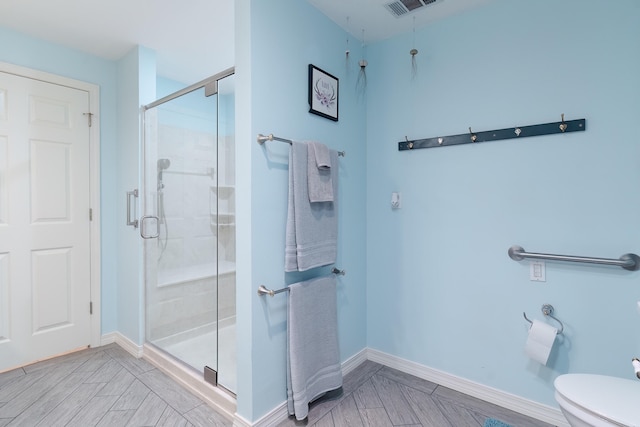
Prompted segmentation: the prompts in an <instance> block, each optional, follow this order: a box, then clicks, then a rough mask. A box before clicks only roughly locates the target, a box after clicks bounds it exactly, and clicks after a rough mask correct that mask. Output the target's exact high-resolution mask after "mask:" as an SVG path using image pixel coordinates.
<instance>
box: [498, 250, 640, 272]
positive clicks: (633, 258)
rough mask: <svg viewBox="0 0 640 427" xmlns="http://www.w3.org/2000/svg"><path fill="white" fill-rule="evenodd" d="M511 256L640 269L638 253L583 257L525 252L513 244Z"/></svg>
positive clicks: (510, 251)
mask: <svg viewBox="0 0 640 427" xmlns="http://www.w3.org/2000/svg"><path fill="white" fill-rule="evenodd" d="M509 257H510V258H511V259H512V260H514V261H522V260H523V259H525V258H532V259H543V260H548V261H568V262H584V263H587V264H602V265H614V266H617V267H622V268H624V269H625V270H629V271H637V270H640V257H639V256H638V255H636V254H624V255H622V256H621V257H620V259H608V258H591V257H583V256H570V255H554V254H539V253H533V252H525V251H524V249H523V248H522V247H521V246H511V247H510V248H509Z"/></svg>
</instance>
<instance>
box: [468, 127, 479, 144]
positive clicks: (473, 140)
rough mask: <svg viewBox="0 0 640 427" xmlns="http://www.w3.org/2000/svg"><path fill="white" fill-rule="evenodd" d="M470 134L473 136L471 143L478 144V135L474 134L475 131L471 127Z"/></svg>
mask: <svg viewBox="0 0 640 427" xmlns="http://www.w3.org/2000/svg"><path fill="white" fill-rule="evenodd" d="M469 133H470V134H471V141H472V142H476V140H477V139H478V135H476V134H475V133H473V131H472V130H471V126H469Z"/></svg>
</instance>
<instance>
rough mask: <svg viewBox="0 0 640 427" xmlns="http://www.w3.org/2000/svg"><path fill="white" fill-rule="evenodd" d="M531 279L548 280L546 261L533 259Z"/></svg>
mask: <svg viewBox="0 0 640 427" xmlns="http://www.w3.org/2000/svg"><path fill="white" fill-rule="evenodd" d="M529 279H530V280H531V281H533V282H546V281H547V278H546V268H545V264H544V261H531V263H530V264H529Z"/></svg>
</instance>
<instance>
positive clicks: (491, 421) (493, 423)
mask: <svg viewBox="0 0 640 427" xmlns="http://www.w3.org/2000/svg"><path fill="white" fill-rule="evenodd" d="M484 427H511V426H510V425H509V424H507V423H503V422H502V421H500V420H496V419H495V418H487V419H486V420H484Z"/></svg>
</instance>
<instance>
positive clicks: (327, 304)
mask: <svg viewBox="0 0 640 427" xmlns="http://www.w3.org/2000/svg"><path fill="white" fill-rule="evenodd" d="M341 386H342V369H341V367H340V352H339V349H338V309H337V298H336V278H335V276H334V275H333V274H332V275H331V276H329V277H319V278H316V279H312V280H307V281H305V282H300V283H294V284H292V285H290V286H289V306H288V311H287V408H288V410H289V414H290V415H294V414H295V416H296V418H297V419H298V420H302V419H304V418H306V417H307V414H308V413H309V402H312V401H313V400H314V399H316V398H318V397H320V396H321V395H322V394H324V393H326V392H328V391H331V390H335V389H337V388H339V387H341Z"/></svg>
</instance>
